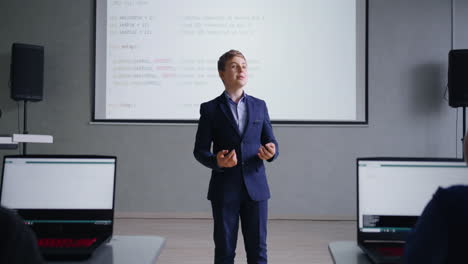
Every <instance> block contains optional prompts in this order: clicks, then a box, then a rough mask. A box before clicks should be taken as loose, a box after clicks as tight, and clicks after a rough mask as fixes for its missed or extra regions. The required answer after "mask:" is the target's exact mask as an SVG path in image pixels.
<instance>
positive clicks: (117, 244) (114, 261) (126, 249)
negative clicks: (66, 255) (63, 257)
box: [46, 236, 166, 264]
mask: <svg viewBox="0 0 468 264" xmlns="http://www.w3.org/2000/svg"><path fill="white" fill-rule="evenodd" d="M165 240H166V239H164V238H163V237H158V236H113V238H112V239H111V241H110V242H109V243H107V244H104V245H101V246H100V247H99V248H98V249H96V251H95V252H94V253H93V255H92V256H91V258H89V259H88V260H86V261H50V262H46V263H49V264H98V263H99V264H130V263H131V264H154V263H156V259H157V258H158V256H159V253H160V252H161V249H162V248H163V246H164V243H165Z"/></svg>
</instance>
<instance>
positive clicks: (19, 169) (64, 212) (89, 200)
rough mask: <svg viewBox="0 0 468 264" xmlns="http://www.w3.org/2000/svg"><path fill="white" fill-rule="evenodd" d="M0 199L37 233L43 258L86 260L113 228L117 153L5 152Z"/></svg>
mask: <svg viewBox="0 0 468 264" xmlns="http://www.w3.org/2000/svg"><path fill="white" fill-rule="evenodd" d="M2 172H3V173H2V175H3V177H2V181H1V188H0V203H1V205H2V206H4V207H7V208H10V209H13V210H15V211H16V212H17V213H18V214H19V215H20V216H21V217H22V218H23V219H24V221H25V223H26V224H28V225H29V226H31V228H32V229H33V230H34V231H35V233H36V236H37V238H38V244H39V248H40V250H41V253H42V254H43V256H44V257H45V258H46V259H85V258H88V257H90V255H91V254H92V252H93V251H94V250H95V249H96V248H97V247H98V246H99V245H101V244H102V243H104V242H107V241H109V240H110V238H111V236H112V232H113V219H114V193H115V175H116V157H113V156H77V155H73V156H71V155H66V156H65V155H37V156H36V155H34V156H5V157H4V160H3V171H2Z"/></svg>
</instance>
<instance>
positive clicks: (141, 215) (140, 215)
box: [114, 212, 356, 221]
mask: <svg viewBox="0 0 468 264" xmlns="http://www.w3.org/2000/svg"><path fill="white" fill-rule="evenodd" d="M114 217H115V218H116V219H211V218H212V216H211V213H208V212H193V213H175V212H159V213H155V212H115V215H114ZM268 219H269V220H311V221H356V217H354V216H343V215H280V214H278V215H275V214H272V215H270V216H269V217H268Z"/></svg>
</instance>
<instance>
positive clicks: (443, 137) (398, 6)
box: [0, 0, 468, 219]
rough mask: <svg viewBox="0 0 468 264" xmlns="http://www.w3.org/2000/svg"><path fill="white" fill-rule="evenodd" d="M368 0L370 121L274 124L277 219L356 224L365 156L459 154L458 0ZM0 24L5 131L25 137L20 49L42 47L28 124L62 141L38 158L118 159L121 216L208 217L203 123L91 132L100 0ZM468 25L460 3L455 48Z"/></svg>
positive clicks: (31, 7)
mask: <svg viewBox="0 0 468 264" xmlns="http://www.w3.org/2000/svg"><path fill="white" fill-rule="evenodd" d="M369 2H370V4H369V47H368V52H369V59H368V63H369V64H368V67H369V71H368V74H369V78H368V82H369V86H368V88H369V92H368V96H369V97H368V99H369V100H368V101H369V124H368V125H366V126H274V132H275V134H276V137H277V139H278V141H279V144H280V148H281V152H280V157H279V159H278V160H277V161H276V162H274V163H272V164H268V165H267V172H268V175H269V182H270V188H271V191H272V198H271V200H270V216H271V217H286V218H315V219H354V218H355V210H356V168H355V159H356V157H362V156H412V157H413V156H419V157H456V156H458V157H461V143H460V140H459V139H460V138H461V136H462V135H461V134H462V130H461V111H457V110H456V109H452V108H450V107H449V106H448V102H447V101H446V99H444V92H445V89H446V83H447V54H448V51H449V50H450V49H451V46H452V36H451V21H452V9H451V2H450V1H439V0H412V1H409V0H393V1H386V0H370V1H369ZM0 17H1V23H0V35H1V36H2V37H1V38H0V109H2V110H3V112H4V114H3V117H1V118H0V134H11V133H15V132H17V131H18V114H19V115H20V116H22V111H21V109H22V108H21V107H22V105H21V104H20V105H19V106H20V108H18V105H17V103H16V102H14V101H12V100H11V99H10V98H9V89H8V86H7V83H8V78H9V64H10V52H11V44H12V43H13V42H24V43H31V44H39V45H44V46H45V52H46V53H45V75H44V87H45V88H44V89H45V91H44V94H45V99H44V100H43V101H42V102H37V103H30V104H29V109H28V116H29V121H28V127H29V131H30V133H37V134H50V135H53V136H54V143H53V144H30V145H29V146H28V153H30V154H52V153H54V154H55V153H59V154H109V155H116V156H117V157H118V175H117V195H116V206H117V211H118V212H120V213H122V214H129V215H132V214H136V215H138V214H142V213H146V214H148V215H153V216H154V215H156V216H160V215H165V216H174V215H179V216H180V215H188V216H191V215H192V216H193V215H198V216H200V215H201V216H209V213H210V205H209V202H208V201H207V200H206V192H207V188H208V181H209V174H210V171H209V170H208V169H207V168H204V167H202V166H201V165H200V164H198V163H197V162H196V161H195V159H194V158H193V155H192V150H193V144H194V136H195V132H196V126H194V125H95V124H90V119H91V111H92V110H91V109H92V92H93V85H94V80H93V65H94V37H93V33H94V29H93V27H94V1H91V0H80V1H71V0H69V1H63V0H41V1H34V0H15V1H13V0H10V1H1V2H0ZM467 22H468V2H467V1H463V0H454V29H455V30H454V38H453V40H454V41H453V45H454V47H455V48H468V33H467V32H466V30H464V26H465V25H466V24H467ZM337 77H338V76H337ZM221 90H222V87H220V92H221ZM457 122H458V123H457ZM17 153H18V150H0V155H7V154H17Z"/></svg>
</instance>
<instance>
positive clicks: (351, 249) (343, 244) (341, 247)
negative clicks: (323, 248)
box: [328, 241, 372, 264]
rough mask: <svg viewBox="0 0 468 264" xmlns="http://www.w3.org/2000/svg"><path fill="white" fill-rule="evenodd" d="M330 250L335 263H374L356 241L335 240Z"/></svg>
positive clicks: (329, 247) (330, 245) (329, 246)
mask: <svg viewBox="0 0 468 264" xmlns="http://www.w3.org/2000/svg"><path fill="white" fill-rule="evenodd" d="M328 250H329V251H330V255H331V257H332V259H333V263H335V264H372V263H371V262H370V260H369V259H368V258H367V257H366V255H365V254H364V252H362V250H361V249H360V248H359V247H358V245H357V242H356V241H334V242H331V243H330V244H328Z"/></svg>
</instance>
